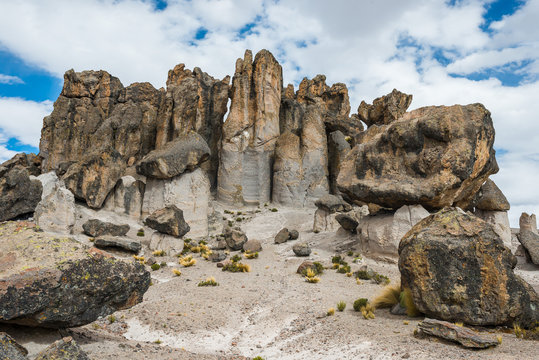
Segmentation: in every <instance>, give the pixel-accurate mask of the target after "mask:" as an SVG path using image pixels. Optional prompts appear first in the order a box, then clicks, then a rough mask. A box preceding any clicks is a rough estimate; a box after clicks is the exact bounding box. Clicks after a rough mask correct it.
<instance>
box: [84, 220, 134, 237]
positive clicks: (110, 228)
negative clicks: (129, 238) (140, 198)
mask: <svg viewBox="0 0 539 360" xmlns="http://www.w3.org/2000/svg"><path fill="white" fill-rule="evenodd" d="M82 229H83V230H84V233H85V234H86V235H88V236H93V237H97V236H102V235H112V236H124V235H125V234H127V232H128V231H129V225H127V224H123V225H116V224H113V223H110V222H105V221H101V220H99V219H90V220H88V221H86V222H85V223H84V224H83V225H82Z"/></svg>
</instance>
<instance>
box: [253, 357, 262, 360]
mask: <svg viewBox="0 0 539 360" xmlns="http://www.w3.org/2000/svg"><path fill="white" fill-rule="evenodd" d="M253 360H264V358H263V357H261V356H257V357H254V358H253Z"/></svg>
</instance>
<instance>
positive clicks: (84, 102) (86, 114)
mask: <svg viewBox="0 0 539 360" xmlns="http://www.w3.org/2000/svg"><path fill="white" fill-rule="evenodd" d="M163 99H164V91H160V90H156V89H155V88H154V87H153V86H152V85H151V84H149V83H135V84H132V85H130V86H128V87H127V88H124V87H123V85H122V83H121V82H120V80H118V78H116V77H114V76H111V75H110V74H109V73H107V72H106V71H83V72H80V73H76V72H74V71H73V70H69V71H67V72H66V73H65V75H64V87H63V89H62V92H61V93H60V96H59V97H58V99H57V100H56V102H55V103H54V110H53V112H52V113H51V115H49V116H47V117H45V119H44V120H43V129H42V130H41V141H40V145H39V149H40V156H42V157H43V164H42V169H43V172H48V171H51V170H56V169H61V168H62V164H66V163H71V162H78V161H79V160H80V159H81V158H83V157H84V156H85V155H86V154H87V153H88V152H89V151H92V150H94V149H96V148H102V147H107V146H110V147H112V148H113V149H114V150H116V151H117V152H118V153H119V154H120V156H121V157H122V158H123V159H124V161H125V162H128V161H129V160H130V159H131V158H133V159H131V160H130V161H131V162H132V163H133V162H135V161H136V160H140V159H141V158H142V157H143V156H144V155H146V154H147V153H148V152H150V151H151V150H153V149H154V147H155V135H156V119H157V112H158V108H159V106H160V104H161V102H162V100H163ZM64 166H65V165H64Z"/></svg>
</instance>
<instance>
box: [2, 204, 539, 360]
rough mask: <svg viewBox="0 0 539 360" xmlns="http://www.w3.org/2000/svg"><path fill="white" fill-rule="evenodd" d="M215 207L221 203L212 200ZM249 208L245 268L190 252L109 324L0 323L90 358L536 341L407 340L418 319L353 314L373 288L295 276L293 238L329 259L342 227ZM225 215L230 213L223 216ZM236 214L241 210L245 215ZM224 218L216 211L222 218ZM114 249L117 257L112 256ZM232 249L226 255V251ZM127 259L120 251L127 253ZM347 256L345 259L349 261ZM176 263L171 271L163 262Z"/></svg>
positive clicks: (419, 352) (334, 277) (410, 354)
mask: <svg viewBox="0 0 539 360" xmlns="http://www.w3.org/2000/svg"><path fill="white" fill-rule="evenodd" d="M215 207H216V210H217V211H219V212H221V213H223V207H222V206H220V205H219V204H216V206H215ZM229 210H235V211H237V210H241V211H243V212H246V211H248V212H252V214H250V215H247V218H249V219H247V220H244V221H242V222H241V227H242V228H243V229H244V230H245V231H246V233H247V236H248V237H249V238H250V239H258V240H260V241H261V242H262V244H263V251H262V252H260V257H259V258H258V259H252V260H248V259H244V260H242V262H244V263H248V264H250V265H251V272H249V273H229V272H223V271H221V269H220V268H217V267H216V265H215V264H214V263H211V262H208V261H205V260H204V259H202V258H200V257H199V255H198V254H195V255H194V257H195V258H196V259H197V263H196V265H195V266H193V267H189V268H182V267H181V266H180V265H178V264H177V258H175V257H173V256H166V257H163V258H157V259H158V260H159V262H161V261H166V262H167V263H168V264H169V266H167V267H164V268H162V269H160V270H157V271H153V272H152V278H153V285H152V286H151V287H150V289H149V290H148V292H147V293H146V294H145V296H144V301H143V302H142V303H141V304H138V305H137V306H135V307H133V308H131V309H129V310H124V311H119V312H117V313H115V314H114V315H115V321H114V322H113V323H111V321H110V320H109V319H101V320H98V321H96V322H94V323H93V324H89V325H86V326H83V327H80V328H75V329H68V330H62V331H58V330H43V329H26V328H21V327H16V326H6V325H0V331H7V332H8V333H10V334H11V335H12V336H13V337H14V338H15V339H16V340H18V341H19V342H20V343H21V344H23V345H24V346H26V347H27V348H28V350H29V352H30V355H33V354H35V353H37V352H38V351H39V350H41V349H42V348H44V347H45V346H47V345H49V344H50V343H52V342H53V341H54V340H56V339H59V338H60V337H62V336H65V335H71V336H73V337H74V338H75V340H76V341H77V342H78V343H79V344H81V346H82V348H83V349H84V350H85V351H86V352H87V353H88V354H89V356H90V357H91V358H92V359H100V360H101V359H103V360H104V359H115V360H120V359H243V358H252V357H255V356H261V357H263V358H264V359H399V358H403V359H406V358H410V359H434V358H435V359H519V360H523V359H535V358H537V356H538V354H539V343H538V342H536V341H527V340H521V339H517V338H516V337H515V336H514V335H513V334H511V333H507V332H504V331H503V329H487V330H486V331H487V333H486V336H491V337H492V338H495V337H496V336H497V335H501V336H502V338H503V342H502V344H501V345H500V346H497V347H495V348H491V349H487V350H481V351H471V350H467V349H465V348H463V347H460V346H458V345H455V344H452V343H447V342H444V341H439V340H437V339H434V338H429V339H418V338H416V337H414V336H413V332H414V329H415V328H416V324H417V323H418V322H419V321H421V319H420V318H415V319H409V318H407V317H405V316H395V315H391V314H390V313H389V312H388V310H377V311H376V318H375V319H374V320H365V319H363V317H362V316H361V314H360V313H357V312H354V311H353V308H352V304H353V301H354V300H355V299H357V298H360V297H366V298H370V299H372V298H374V297H375V296H376V294H377V293H378V292H379V291H380V290H381V289H382V286H381V285H377V284H374V283H371V282H369V281H363V282H362V283H361V284H359V285H358V284H356V281H355V279H354V278H350V277H346V276H345V275H344V274H338V273H336V272H335V270H329V269H328V270H326V271H325V272H324V274H323V275H321V281H320V282H319V283H317V284H310V283H307V282H305V281H304V279H303V277H301V276H300V275H298V274H296V269H297V267H298V265H299V264H301V262H303V261H304V260H305V258H298V257H296V256H294V254H293V252H292V246H293V244H294V243H295V242H297V241H307V242H309V244H310V245H311V247H312V249H313V252H312V254H311V256H310V257H309V259H311V260H315V261H321V262H322V263H324V264H326V265H328V266H329V265H330V259H331V256H332V255H334V254H335V253H336V249H338V250H342V249H347V248H350V246H351V245H353V237H352V236H350V235H347V234H344V233H340V232H338V233H337V234H335V233H318V234H315V233H313V232H312V221H313V214H314V209H312V210H302V211H299V210H293V209H285V208H279V211H277V212H271V211H270V210H269V209H268V208H264V207H263V208H262V210H261V212H260V213H254V211H253V209H230V208H229ZM225 216H226V217H227V218H235V217H236V216H234V217H232V216H231V215H225ZM243 216H244V215H243ZM221 218H222V216H221ZM285 226H286V227H288V228H289V229H297V230H299V231H300V239H299V240H295V241H289V242H287V243H284V244H280V245H276V244H274V243H273V238H274V236H275V234H276V233H277V232H278V231H279V230H280V229H281V228H282V227H285ZM117 254H118V253H117ZM231 255H234V253H232V254H231ZM125 256H126V255H125ZM346 260H347V261H348V262H349V263H352V257H349V256H347V257H346ZM362 264H367V265H369V266H370V267H372V268H373V269H374V270H375V271H378V272H379V273H382V274H385V275H387V276H389V277H390V278H391V280H392V281H398V279H399V272H398V269H397V265H396V264H390V263H382V262H376V261H374V260H370V259H365V258H364V259H363V260H362V261H360V262H359V263H357V264H352V270H357V269H358V268H359V267H360V266H361V265H362ZM173 267H174V268H178V269H180V270H181V271H182V275H181V276H179V277H177V276H174V275H173V274H172V272H171V268H173ZM518 273H519V275H521V276H523V277H524V278H525V279H526V280H527V281H528V282H530V283H531V284H532V285H533V286H534V287H535V288H536V290H537V289H538V288H539V274H538V271H537V267H534V266H530V265H524V266H522V268H519V269H518ZM209 276H213V277H215V279H216V280H217V282H218V283H219V286H216V287H198V286H197V284H198V282H199V281H201V280H204V279H206V278H207V277H209ZM341 300H342V301H345V302H346V303H347V307H346V309H345V310H344V311H343V312H336V313H335V315H334V316H325V314H326V312H327V310H328V309H329V308H331V307H336V304H337V302H339V301H341Z"/></svg>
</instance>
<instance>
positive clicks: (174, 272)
mask: <svg viewBox="0 0 539 360" xmlns="http://www.w3.org/2000/svg"><path fill="white" fill-rule="evenodd" d="M172 273H173V274H174V275H176V276H180V275H181V274H182V272H181V271H180V270H178V269H172Z"/></svg>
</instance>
